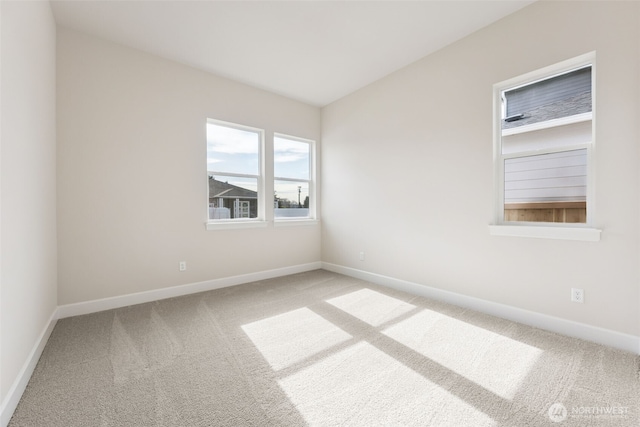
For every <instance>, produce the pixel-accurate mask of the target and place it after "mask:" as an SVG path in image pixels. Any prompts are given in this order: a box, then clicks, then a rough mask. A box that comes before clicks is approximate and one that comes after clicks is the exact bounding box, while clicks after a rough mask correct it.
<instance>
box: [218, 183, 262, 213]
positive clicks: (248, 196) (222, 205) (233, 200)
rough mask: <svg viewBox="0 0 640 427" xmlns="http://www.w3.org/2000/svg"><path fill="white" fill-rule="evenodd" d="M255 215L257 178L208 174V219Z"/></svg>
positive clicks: (256, 211)
mask: <svg viewBox="0 0 640 427" xmlns="http://www.w3.org/2000/svg"><path fill="white" fill-rule="evenodd" d="M257 217H258V179H257V178H238V177H234V176H225V175H212V174H209V219H235V218H257Z"/></svg>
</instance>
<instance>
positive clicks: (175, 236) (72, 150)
mask: <svg viewBox="0 0 640 427" xmlns="http://www.w3.org/2000/svg"><path fill="white" fill-rule="evenodd" d="M256 66H258V67H259V66H260V64H256ZM57 105H58V110H57V112H58V233H59V238H58V254H59V266H58V271H59V275H58V283H59V287H58V299H59V303H60V304H61V305H63V304H70V303H75V302H82V301H88V300H93V299H99V298H105V297H111V296H120V295H126V294H130V293H135V292H142V291H150V290H157V289H162V288H166V287H170V286H176V285H181V284H188V283H195V282H200V281H206V280H212V279H218V278H226V277H231V276H236V275H242V274H249V273H253V272H261V271H265V270H271V269H277V268H285V267H289V266H295V265H300V264H306V263H313V262H319V261H320V227H319V226H317V225H316V226H301V227H277V228H274V227H273V225H272V224H270V225H269V226H268V227H266V228H257V229H247V230H222V231H220V230H218V231H206V230H205V225H204V224H205V221H206V219H207V206H208V205H207V172H206V136H205V124H206V119H207V118H208V117H209V118H214V119H219V120H225V121H229V122H234V123H239V124H243V125H247V126H252V127H257V128H262V129H265V130H266V136H267V138H271V137H272V135H273V132H281V133H284V134H288V135H295V136H299V137H302V138H308V139H313V140H318V141H319V138H320V110H319V109H318V108H316V107H311V106H308V105H305V104H302V103H299V102H295V101H292V100H290V99H287V98H284V97H281V96H277V95H274V94H271V93H268V92H264V91H261V90H258V89H254V88H251V87H248V86H246V85H242V84H239V83H235V82H232V81H230V80H226V79H223V78H219V77H216V76H213V75H211V74H208V73H205V72H201V71H198V70H195V69H192V68H189V67H186V66H184V65H180V64H177V63H175V62H171V61H168V60H164V59H161V58H159V57H156V56H153V55H149V54H146V53H143V52H141V51H137V50H133V49H129V48H125V47H122V46H120V45H116V44H113V43H110V42H106V41H103V40H100V39H97V38H93V37H90V36H87V35H83V34H81V33H77V32H73V31H70V30H66V29H62V28H59V29H58V104H57ZM267 159H271V156H267ZM267 206H270V205H269V204H268V203H267ZM180 261H186V262H187V266H188V269H187V271H186V272H182V273H181V272H179V271H178V263H179V262H180Z"/></svg>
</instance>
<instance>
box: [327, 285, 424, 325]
mask: <svg viewBox="0 0 640 427" xmlns="http://www.w3.org/2000/svg"><path fill="white" fill-rule="evenodd" d="M327 302H328V303H329V304H331V305H332V306H334V307H336V308H339V309H340V310H342V311H344V312H346V313H349V314H350V315H352V316H354V317H357V318H358V319H360V320H362V321H363V322H366V323H368V324H369V325H371V326H380V325H382V324H383V323H385V322H388V321H390V320H393V319H395V318H396V317H398V316H401V315H403V314H404V313H407V312H408V311H411V310H413V309H414V308H416V306H415V305H412V304H409V303H407V302H405V301H402V300H399V299H397V298H393V297H390V296H388V295H384V294H381V293H380V292H376V291H373V290H371V289H367V288H365V289H360V290H359V291H355V292H351V293H348V294H346V295H342V296H339V297H337V298H332V299H329V300H327Z"/></svg>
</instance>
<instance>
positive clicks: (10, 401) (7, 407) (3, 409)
mask: <svg viewBox="0 0 640 427" xmlns="http://www.w3.org/2000/svg"><path fill="white" fill-rule="evenodd" d="M57 321H58V309H57V308H56V309H55V310H54V311H53V313H52V314H51V317H50V318H49V321H48V322H47V324H46V326H45V328H44V330H43V331H42V333H41V334H40V336H39V337H38V340H37V341H36V343H35V344H34V346H33V348H32V349H31V352H30V353H29V356H28V357H27V360H26V361H25V362H24V365H22V369H20V372H19V373H18V376H17V378H16V380H15V381H14V382H13V384H12V385H11V388H10V389H9V392H8V393H7V396H6V397H5V399H4V401H3V402H2V406H0V426H2V427H6V426H7V425H8V424H9V421H10V420H11V417H12V416H13V413H14V411H15V410H16V407H17V406H18V403H19V402H20V398H21V397H22V393H24V390H25V389H26V388H27V384H28V383H29V379H30V378H31V374H33V371H34V370H35V368H36V365H37V364H38V360H40V356H41V355H42V351H43V350H44V346H45V345H46V344H47V341H48V340H49V337H50V336H51V332H52V331H53V327H54V326H55V325H56V322H57Z"/></svg>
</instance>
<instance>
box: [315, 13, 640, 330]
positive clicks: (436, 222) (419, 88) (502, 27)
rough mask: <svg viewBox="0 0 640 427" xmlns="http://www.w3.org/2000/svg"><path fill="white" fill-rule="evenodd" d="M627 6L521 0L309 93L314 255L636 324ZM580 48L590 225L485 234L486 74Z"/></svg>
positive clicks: (514, 302) (564, 313) (488, 171)
mask: <svg viewBox="0 0 640 427" xmlns="http://www.w3.org/2000/svg"><path fill="white" fill-rule="evenodd" d="M639 19H640V4H639V3H637V2H537V3H535V4H533V5H532V6H529V7H527V8H525V9H523V10H522V11H520V12H517V13H516V14H514V15H511V16H509V17H507V18H505V19H503V20H501V21H499V22H497V23H495V24H493V25H491V26H489V27H487V28H485V29H483V30H481V31H479V32H477V33H475V34H473V35H471V36H469V37H467V38H465V39H463V40H461V41H459V42H457V43H455V44H452V45H450V46H448V47H446V48H444V49H442V50H441V51H438V52H436V53H435V54H433V55H430V56H428V57H426V58H424V59H422V60H420V61H418V62H416V63H414V64H412V65H411V66H409V67H406V68H404V69H402V70H400V71H398V72H396V73H394V74H392V75H390V76H388V77H386V78H384V79H382V80H380V81H378V82H376V83H374V84H372V85H370V86H368V87H366V88H364V89H362V90H360V91H358V92H356V93H354V94H351V95H350V96H347V97H345V98H343V99H341V100H339V101H337V102H335V103H333V104H331V105H329V106H327V107H325V108H324V109H323V112H322V113H323V114H322V120H323V122H322V135H323V141H322V143H323V159H322V160H323V169H322V173H321V176H322V185H323V209H322V218H323V228H322V259H323V261H324V262H328V263H332V264H337V265H340V266H345V267H350V268H355V269H359V270H364V271H366V272H370V273H376V274H381V275H384V276H389V277H393V278H397V279H403V280H406V281H410V282H414V283H419V284H424V285H428V286H432V287H436V288H441V289H444V290H448V291H452V292H456V293H459V294H463V295H467V296H472V297H478V298H482V299H485V300H489V301H494V302H498V303H502V304H507V305H510V306H514V307H519V308H522V309H526V310H531V311H535V312H538V313H542V314H547V315H552V316H557V317H560V318H564V319H568V320H572V321H577V322H581V323H585V324H589V325H594V326H598V327H602V328H607V329H611V330H614V331H618V332H622V333H625V334H631V335H636V336H637V335H640V327H639V326H640V321H639V312H640V306H639V304H638V301H639V298H640V296H639V283H640V281H639V279H640V278H639V270H638V255H639V254H638V247H639V237H638V236H639V234H638V233H639V228H638V225H639V224H638V218H639V216H640V211H639V198H638V196H639V194H640V188H639V186H638V183H639V180H638V170H639V166H640V164H639V160H638V159H639V158H638V136H639V134H638V132H639V131H638V126H637V125H636V123H637V121H638V117H639V116H640V105H639V104H640V102H639V99H638V76H639V75H640V67H639V55H638V43H639V40H640V30H639V25H638V24H639ZM593 50H595V51H596V52H597V76H596V79H597V93H596V103H597V104H596V108H597V111H596V113H597V130H596V147H597V152H596V180H597V184H596V200H597V218H596V226H597V227H598V228H601V229H603V230H604V231H603V234H602V240H601V241H600V242H597V243H594V242H576V241H561V240H544V239H529V238H515V237H497V236H490V235H489V230H488V225H489V224H490V223H491V222H492V219H493V212H492V206H493V198H492V194H493V188H494V187H493V154H492V150H493V141H492V85H493V84H494V83H497V82H500V81H503V80H506V79H508V78H511V77H515V76H518V75H520V74H524V73H526V72H529V71H532V70H536V69H538V68H542V67H544V66H547V65H550V64H554V63H557V62H560V61H562V60H565V59H569V58H572V57H575V56H578V55H580V54H584V53H587V52H590V51H593ZM360 251H364V252H365V253H366V260H365V261H359V260H358V254H359V252H360ZM571 287H579V288H583V289H584V290H585V301H586V302H585V304H575V303H571V302H570V301H569V294H570V288H571Z"/></svg>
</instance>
